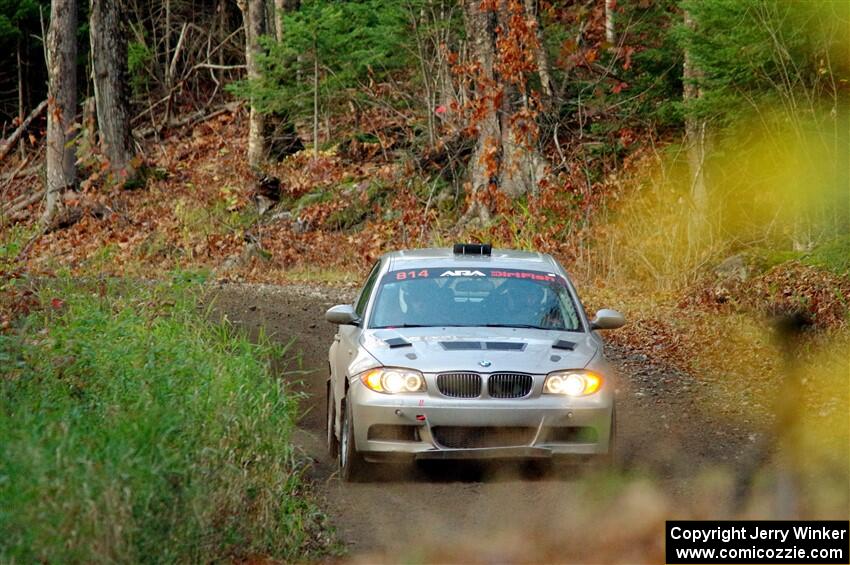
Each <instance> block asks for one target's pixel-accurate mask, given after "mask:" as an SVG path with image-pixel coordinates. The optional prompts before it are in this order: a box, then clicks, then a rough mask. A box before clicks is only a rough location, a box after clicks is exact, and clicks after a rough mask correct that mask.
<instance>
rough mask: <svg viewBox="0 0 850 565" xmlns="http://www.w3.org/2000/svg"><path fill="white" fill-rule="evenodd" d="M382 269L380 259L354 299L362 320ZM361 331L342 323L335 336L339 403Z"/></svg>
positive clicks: (334, 374)
mask: <svg viewBox="0 0 850 565" xmlns="http://www.w3.org/2000/svg"><path fill="white" fill-rule="evenodd" d="M380 271H381V262H380V261H378V262H376V263H375V265H374V266H373V267H372V270H371V271H370V272H369V276H368V277H366V282H365V283H363V288H361V289H360V294H358V296H357V299H356V300H355V301H354V312H355V313H356V314H357V317H358V318H359V319H360V320H361V321H362V320H363V316H364V315H365V313H366V306H367V305H368V304H369V298H370V296H371V295H372V290H373V288H374V286H375V281H376V280H377V279H378V274H379V273H380ZM361 332H362V328H361V325H360V324H358V325H353V324H341V325H340V326H339V327H338V329H337V333H336V335H335V336H334V343H333V345H332V346H331V354H330V357H331V358H330V362H331V371H332V377H331V378H332V382H333V389H334V398H335V399H336V403H337V405H339V401H340V400H341V399H342V398H343V397H344V396H345V381H346V379H347V378H348V377H349V376H350V375H349V374H348V367H349V365H350V364H351V361H352V360H353V359H354V356H355V355H356V354H357V347H358V340H359V339H360V333H361Z"/></svg>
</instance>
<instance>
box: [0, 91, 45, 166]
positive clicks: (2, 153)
mask: <svg viewBox="0 0 850 565" xmlns="http://www.w3.org/2000/svg"><path fill="white" fill-rule="evenodd" d="M45 108H47V100H44V101H43V102H42V103H41V104H39V105H38V106H36V107H35V110H33V111H32V112H30V115H29V116H27V119H25V120H24V121H23V123H21V125H20V126H18V129H16V130H15V131H14V132H13V133H12V135H11V136H9V138H8V139H7V140H6V141H4V142H3V145H2V146H0V161H2V160H3V159H4V158H5V157H6V154H8V153H9V151H10V150H11V149H12V147H13V146H14V145H15V143H17V141H18V138H20V137H21V135H22V134H23V133H24V132H25V131H26V129H27V128H28V127H29V125H30V122H32V121H33V120H34V119H35V118H36V117H37V116H39V115H40V114H41V113H42V112H44V110H45Z"/></svg>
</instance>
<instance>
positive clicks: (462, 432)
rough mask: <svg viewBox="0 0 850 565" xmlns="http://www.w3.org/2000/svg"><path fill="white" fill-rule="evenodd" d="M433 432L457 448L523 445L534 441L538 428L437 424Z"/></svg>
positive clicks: (445, 445)
mask: <svg viewBox="0 0 850 565" xmlns="http://www.w3.org/2000/svg"><path fill="white" fill-rule="evenodd" d="M431 433H432V434H433V436H434V439H435V440H436V441H437V443H439V444H440V445H442V446H443V447H449V448H455V449H473V448H484V447H523V446H527V445H529V444H531V442H532V441H534V435H535V434H536V433H537V428H519V427H511V428H507V427H505V428H472V427H460V426H435V427H433V428H431Z"/></svg>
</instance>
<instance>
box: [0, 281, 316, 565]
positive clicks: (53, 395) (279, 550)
mask: <svg viewBox="0 0 850 565" xmlns="http://www.w3.org/2000/svg"><path fill="white" fill-rule="evenodd" d="M175 280H177V279H175ZM193 284H194V283H191V282H174V283H172V284H164V283H160V284H157V285H153V286H149V287H138V286H136V287H133V286H132V285H126V284H124V285H122V286H120V287H119V286H118V285H117V284H116V283H110V282H97V283H92V284H90V285H89V286H85V285H82V284H80V283H74V282H73V281H71V280H69V279H64V280H58V281H52V282H50V283H47V284H46V285H43V286H42V288H41V290H40V291H39V294H38V298H39V300H40V303H41V308H39V309H36V310H34V311H33V313H31V314H30V315H29V316H28V317H27V318H26V319H24V320H23V321H22V322H21V323H20V325H19V326H18V327H17V328H16V329H15V333H12V334H7V335H0V562H4V563H9V562H11V563H16V562H18V563H31V562H36V561H42V562H55V563H61V562H106V561H109V562H150V561H155V562H210V561H218V560H237V561H240V560H247V559H252V558H255V557H273V558H277V559H282V560H286V561H290V560H295V559H299V560H300V559H305V558H309V557H311V556H313V557H315V556H317V555H319V554H321V553H323V552H326V551H327V543H326V542H319V541H317V540H320V539H325V540H326V539H327V535H326V532H324V531H323V530H324V528H325V526H324V522H323V517H322V515H321V514H320V513H319V512H318V510H317V509H316V507H315V506H314V505H313V503H312V502H311V499H310V497H309V492H308V491H307V489H306V488H305V483H304V482H303V481H302V478H301V474H300V471H299V467H300V464H299V461H298V458H297V457H296V456H295V454H294V452H293V448H292V446H291V443H290V436H291V434H292V430H293V426H294V418H295V414H296V399H295V397H294V396H293V395H292V394H291V393H289V392H288V391H286V390H285V387H284V386H283V384H282V382H281V381H280V380H278V379H274V378H272V377H271V376H270V374H269V366H270V365H269V363H270V360H271V359H272V358H274V357H276V356H280V355H283V354H285V351H283V350H281V349H280V348H278V347H275V346H273V345H271V344H270V343H268V342H266V341H262V340H261V343H260V344H259V345H257V344H253V343H251V342H250V341H249V340H248V339H247V338H246V336H244V335H242V334H238V333H236V332H234V331H233V330H232V328H230V327H227V326H224V325H217V324H212V323H210V322H208V321H206V320H205V319H204V317H203V316H202V314H203V313H202V312H201V313H199V311H198V307H197V304H198V302H197V298H196V296H195V291H194V290H193V289H196V288H197V287H196V286H193ZM54 299H55V300H54ZM60 301H61V302H60Z"/></svg>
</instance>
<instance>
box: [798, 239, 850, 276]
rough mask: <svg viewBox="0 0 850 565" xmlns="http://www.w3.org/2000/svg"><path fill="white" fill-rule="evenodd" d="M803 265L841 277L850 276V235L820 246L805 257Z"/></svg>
mask: <svg viewBox="0 0 850 565" xmlns="http://www.w3.org/2000/svg"><path fill="white" fill-rule="evenodd" d="M803 263H805V264H806V265H811V266H813V267H819V268H822V269H826V270H828V271H832V272H833V273H836V274H839V275H850V235H845V236H843V237H837V238H835V239H831V240H829V241H827V242H825V243H823V244H821V245H818V246H817V247H815V248H814V249H813V250H812V251H811V253H808V254H806V255H805V256H804V257H803Z"/></svg>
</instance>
